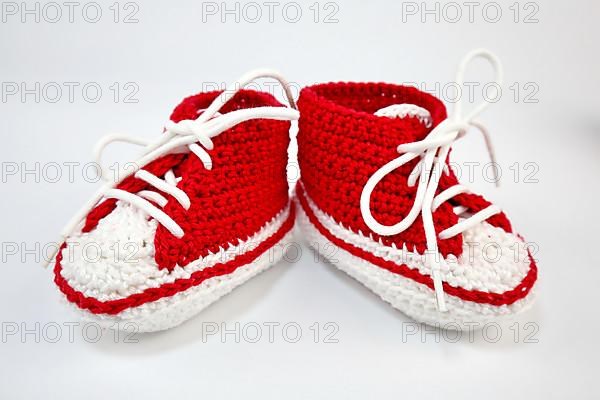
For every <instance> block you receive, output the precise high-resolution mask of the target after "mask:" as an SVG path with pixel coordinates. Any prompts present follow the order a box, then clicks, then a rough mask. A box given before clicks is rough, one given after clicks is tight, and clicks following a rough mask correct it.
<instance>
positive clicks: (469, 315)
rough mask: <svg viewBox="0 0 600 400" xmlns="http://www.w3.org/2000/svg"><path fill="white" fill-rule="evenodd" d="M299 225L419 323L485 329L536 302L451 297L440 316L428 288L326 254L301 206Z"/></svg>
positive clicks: (337, 262) (351, 258)
mask: <svg viewBox="0 0 600 400" xmlns="http://www.w3.org/2000/svg"><path fill="white" fill-rule="evenodd" d="M298 224H299V227H300V229H301V230H302V232H303V234H304V238H305V240H306V241H307V242H308V243H309V244H310V245H311V246H313V247H314V248H315V249H316V250H317V251H320V252H321V254H322V255H323V257H325V258H326V259H328V260H329V261H330V262H331V263H332V264H333V265H334V266H335V267H336V268H338V269H340V270H342V271H344V272H346V273H347V274H348V275H350V276H351V277H353V278H354V279H356V280H357V281H359V282H361V283H362V284H363V285H365V286H366V287H367V288H369V289H370V290H371V291H373V292H374V293H375V294H377V295H378V296H379V297H381V298H382V299H383V300H384V301H386V302H388V303H390V304H391V305H392V307H394V308H396V309H398V310H400V311H402V312H403V313H405V314H406V315H408V316H410V317H411V318H413V319H415V320H416V321H419V322H423V323H426V324H429V325H433V326H439V327H442V328H446V329H456V328H458V329H464V330H469V329H473V328H477V327H479V328H481V327H482V326H483V325H484V324H486V323H488V322H491V321H497V320H498V319H500V318H503V317H509V316H512V315H515V314H517V313H520V312H522V311H524V310H526V309H527V308H528V307H529V306H530V305H531V304H532V302H533V298H534V295H535V294H534V290H531V291H530V292H529V294H528V295H527V296H526V297H524V298H522V299H520V300H518V301H516V302H514V303H513V304H510V305H502V306H494V305H490V304H482V303H476V302H471V301H465V300H462V299H460V298H458V297H455V296H447V298H446V307H447V311H446V312H440V311H439V309H438V307H437V300H436V295H435V292H434V291H433V290H431V289H429V288H428V287H427V286H425V285H423V284H420V283H417V282H415V281H414V280H412V279H410V278H406V277H404V276H402V275H399V274H395V273H393V272H390V271H388V270H386V269H383V268H381V267H379V266H377V265H374V264H372V263H370V262H368V261H366V260H364V259H362V258H360V257H357V256H355V255H353V254H351V253H350V252H348V251H346V250H344V249H343V248H337V251H335V252H333V253H332V252H324V251H322V249H328V248H329V245H330V241H329V240H328V239H327V238H326V237H324V236H323V235H322V234H321V233H320V232H319V231H318V230H317V229H316V227H315V226H314V225H313V224H312V223H311V222H310V221H309V219H308V217H307V215H306V214H305V212H304V211H303V209H302V207H301V206H299V207H298ZM413 267H414V266H413ZM474 324H475V325H474Z"/></svg>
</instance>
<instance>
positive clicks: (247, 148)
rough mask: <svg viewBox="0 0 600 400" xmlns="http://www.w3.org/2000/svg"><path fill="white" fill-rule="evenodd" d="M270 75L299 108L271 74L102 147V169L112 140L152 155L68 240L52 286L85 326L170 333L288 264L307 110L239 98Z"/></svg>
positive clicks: (263, 96) (83, 217) (80, 220)
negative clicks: (146, 133)
mask: <svg viewBox="0 0 600 400" xmlns="http://www.w3.org/2000/svg"><path fill="white" fill-rule="evenodd" d="M263 76H270V77H273V78H276V79H278V80H279V81H280V83H281V84H282V85H283V86H284V87H285V89H286V92H287V94H288V98H289V100H290V103H291V105H292V107H295V105H294V103H293V99H292V97H291V92H290V90H289V86H288V84H287V83H286V82H285V81H284V80H283V79H282V78H281V77H280V76H279V75H277V74H275V73H269V72H262V71H261V72H257V73H254V74H249V75H248V76H246V77H245V78H242V79H241V80H240V81H238V82H236V83H235V84H234V85H232V87H230V88H229V89H228V90H226V91H224V92H210V93H201V94H198V95H195V96H192V97H188V98H186V99H185V100H184V101H183V102H182V103H181V104H180V105H179V106H177V108H175V110H174V111H173V114H172V115H171V121H169V123H167V125H166V127H165V132H164V133H163V134H162V135H161V137H160V138H159V139H158V140H156V141H154V142H147V141H145V140H142V139H137V138H131V137H128V136H121V135H112V136H108V137H107V138H106V139H104V140H102V141H101V142H100V143H99V144H98V146H97V148H96V155H97V158H98V160H99V158H100V155H101V152H102V150H103V149H104V147H105V146H106V145H107V144H109V143H111V142H113V141H126V142H131V143H135V144H139V145H143V146H144V147H143V155H142V157H141V158H140V159H138V160H137V161H136V162H135V163H134V164H133V165H134V166H132V165H128V167H129V168H125V169H124V170H123V171H122V173H121V174H120V175H119V178H120V179H119V180H118V182H116V183H115V182H112V181H107V182H106V183H105V184H104V186H103V187H102V188H101V189H100V190H99V191H98V193H97V194H96V195H95V196H94V197H93V198H92V199H91V200H90V201H89V202H88V204H87V205H86V206H85V207H84V208H83V209H82V210H81V211H80V212H79V213H78V214H77V215H75V217H74V218H73V219H72V221H71V223H70V224H69V225H68V226H67V227H66V228H65V230H64V232H63V240H64V244H63V245H62V247H61V248H60V251H59V253H58V255H57V257H56V266H55V269H54V274H55V279H54V280H55V282H56V284H57V285H58V287H59V289H60V290H61V292H62V293H63V294H64V295H65V297H66V299H67V300H68V301H69V302H70V303H71V304H72V305H74V306H75V307H76V308H77V309H78V310H80V311H81V312H82V313H83V314H84V316H85V317H87V318H88V319H92V320H93V321H96V322H99V323H102V324H104V325H106V326H109V327H116V328H121V329H123V326H124V323H127V322H128V323H132V324H134V325H133V328H134V329H137V330H139V331H142V332H143V331H157V330H162V329H167V328H170V327H173V326H175V325H178V324H180V323H181V322H183V321H185V320H186V319H188V318H190V317H191V316H193V315H194V314H196V313H197V312H199V311H200V310H201V309H203V308H204V307H206V306H207V305H209V304H211V303H212V302H214V301H215V300H217V299H218V298H220V297H221V296H223V295H224V294H227V293H228V292H230V291H231V290H232V289H233V288H235V287H236V286H238V285H240V284H242V283H244V282H245V281H246V280H248V279H250V278H251V277H253V276H254V275H256V274H258V273H259V272H261V271H264V270H265V269H267V268H268V267H269V266H271V265H273V264H274V263H276V262H277V261H278V260H279V258H281V255H282V246H284V245H285V244H286V243H288V242H289V241H290V239H291V235H292V233H291V231H292V227H293V225H294V209H293V207H291V206H290V201H289V198H288V185H287V178H286V167H287V149H288V144H289V128H290V122H289V121H290V120H295V119H297V118H298V112H297V111H296V110H295V109H290V108H287V107H283V106H282V105H281V104H280V103H279V102H278V101H277V100H276V99H275V98H274V97H273V96H271V95H269V94H267V93H262V92H256V91H252V90H240V87H242V86H244V85H245V84H247V83H248V82H250V81H252V80H253V79H255V78H258V77H263ZM108 175H109V173H108V172H107V171H106V170H104V171H103V178H105V179H106V178H107V177H108ZM126 328H127V329H132V327H131V326H129V327H126Z"/></svg>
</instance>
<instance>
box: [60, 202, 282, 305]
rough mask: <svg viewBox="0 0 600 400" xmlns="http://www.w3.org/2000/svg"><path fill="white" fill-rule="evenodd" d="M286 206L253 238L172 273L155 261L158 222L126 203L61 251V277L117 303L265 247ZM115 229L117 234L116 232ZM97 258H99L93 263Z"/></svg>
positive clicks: (68, 243)
mask: <svg viewBox="0 0 600 400" xmlns="http://www.w3.org/2000/svg"><path fill="white" fill-rule="evenodd" d="M289 214H290V208H289V206H287V207H286V208H285V209H283V210H282V211H281V212H279V213H278V214H277V215H276V216H275V217H273V219H272V220H271V221H269V222H268V223H267V224H265V225H264V227H263V228H261V229H260V230H258V231H257V232H256V233H254V234H253V235H252V236H250V237H248V238H246V239H245V240H238V241H237V243H235V244H231V243H230V245H229V246H228V247H227V248H225V249H223V248H221V249H220V251H219V252H217V253H215V254H212V253H211V254H208V255H207V256H206V257H203V258H200V259H198V260H196V261H193V262H191V263H189V264H187V265H186V266H184V267H182V266H179V265H176V266H175V268H173V269H172V270H171V271H169V270H167V269H164V268H163V269H159V268H158V265H157V264H156V261H155V250H154V235H155V233H156V228H157V225H158V223H157V221H156V220H154V219H152V218H148V216H147V215H146V213H145V212H144V211H143V210H140V209H139V208H137V207H135V206H133V205H132V204H130V203H124V202H121V201H119V202H117V206H116V208H115V210H113V211H112V212H111V213H110V214H109V215H107V216H106V217H104V218H102V219H101V220H100V221H99V223H98V226H97V227H96V228H95V229H93V230H92V231H90V232H86V233H79V234H76V235H72V236H71V237H70V238H69V240H68V241H67V246H66V247H65V248H64V249H63V251H62V255H63V259H62V261H61V271H60V273H61V275H62V276H63V277H64V278H65V279H66V280H67V282H68V283H69V286H71V287H72V288H73V289H75V290H77V291H79V292H81V293H83V294H85V295H86V296H87V297H93V298H95V299H97V300H100V301H109V300H118V299H122V298H125V297H128V296H130V295H132V294H136V293H141V292H143V291H144V290H146V289H148V288H157V287H160V286H162V285H164V284H166V283H172V282H174V281H175V280H176V279H182V278H183V279H185V278H189V277H190V275H191V274H192V273H194V272H196V271H200V270H202V269H204V268H207V267H211V266H213V265H215V264H217V263H224V262H228V261H231V260H233V259H234V258H235V257H237V256H240V255H242V254H244V253H246V252H248V251H250V250H252V249H254V248H256V247H257V246H258V245H259V244H260V243H262V242H264V241H265V240H266V239H268V238H269V237H270V236H272V235H273V234H274V233H275V232H277V231H278V230H279V228H281V226H282V225H283V224H284V223H285V221H286V220H287V219H288V217H289ZM115 227H118V229H115ZM96 253H100V255H101V257H96Z"/></svg>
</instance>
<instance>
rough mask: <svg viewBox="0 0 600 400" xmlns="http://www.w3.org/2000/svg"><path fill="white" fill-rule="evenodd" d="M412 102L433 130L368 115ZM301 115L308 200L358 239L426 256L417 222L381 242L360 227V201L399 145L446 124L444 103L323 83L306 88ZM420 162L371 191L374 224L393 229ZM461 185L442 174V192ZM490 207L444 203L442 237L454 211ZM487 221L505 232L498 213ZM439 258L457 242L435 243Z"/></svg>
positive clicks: (458, 246) (371, 86)
mask: <svg viewBox="0 0 600 400" xmlns="http://www.w3.org/2000/svg"><path fill="white" fill-rule="evenodd" d="M401 103H409V104H415V105H417V106H420V107H423V108H425V109H427V110H428V111H429V112H430V114H431V117H432V121H433V126H432V127H431V128H426V127H425V125H424V124H423V123H421V122H420V121H419V120H418V119H417V118H410V117H407V118H383V117H378V116H375V115H373V113H374V112H375V111H377V110H378V109H380V108H383V107H386V106H389V105H392V104H401ZM298 106H299V109H300V120H299V133H298V161H299V163H300V170H301V171H302V177H301V182H302V184H303V186H304V188H305V189H306V192H307V194H308V195H309V197H310V198H311V199H312V200H313V201H314V202H315V203H316V205H317V206H318V207H319V208H320V209H321V210H323V211H324V212H325V213H327V214H328V215H330V216H331V217H333V218H334V219H335V220H336V221H337V222H339V223H341V224H342V225H344V226H346V227H349V228H350V229H352V230H353V231H355V232H358V231H360V232H362V233H363V234H365V235H367V236H368V235H371V236H372V237H373V238H374V239H375V240H380V239H381V241H382V242H383V243H384V244H385V245H387V246H391V245H392V244H395V245H396V246H397V247H399V248H402V246H403V245H404V244H406V246H407V248H408V249H409V250H413V246H414V247H415V248H416V250H417V251H418V252H419V253H424V252H425V251H426V249H427V243H426V239H425V232H424V229H423V223H422V220H421V219H420V218H418V219H417V220H416V221H415V222H414V223H413V224H412V225H411V226H410V227H409V228H408V229H406V230H405V231H404V232H401V233H399V234H397V235H393V236H380V235H378V234H377V233H375V232H373V231H372V230H371V229H370V228H369V227H368V226H367V225H366V223H365V222H364V220H363V218H362V214H361V212H360V196H361V192H362V189H363V187H364V186H365V184H366V183H367V180H368V179H369V177H371V176H372V175H373V173H375V171H377V170H378V169H379V168H381V166H383V165H384V164H386V163H387V162H389V161H391V160H392V159H394V158H397V157H398V152H397V151H396V148H397V146H398V145H400V144H402V143H408V142H413V141H418V140H421V139H423V138H424V137H425V136H426V135H427V134H428V133H429V132H430V131H431V129H432V128H433V127H435V126H436V125H437V124H439V123H440V122H441V121H443V120H444V119H445V118H446V110H445V107H444V105H443V104H442V102H441V101H439V100H438V99H437V98H435V97H434V96H431V95H429V94H427V93H424V92H421V91H419V90H418V89H416V88H413V87H407V86H399V85H391V84H385V83H326V84H320V85H314V86H310V87H307V88H304V89H303V90H302V91H301V92H300V99H299V100H298ZM418 162H419V159H418V158H417V159H415V160H413V161H412V162H409V163H407V164H405V165H403V166H402V167H400V168H398V169H397V170H395V171H394V172H392V173H390V174H388V175H386V176H385V177H384V178H383V179H382V180H381V182H380V183H379V184H378V185H377V186H376V187H375V189H374V190H373V194H372V196H371V203H370V205H371V210H372V213H373V216H374V217H375V219H376V220H377V221H379V222H380V223H382V224H384V225H393V224H395V223H397V222H398V221H400V220H401V219H402V218H403V217H404V216H406V215H407V214H408V213H409V211H410V209H411V208H412V206H413V203H414V200H415V194H416V191H417V185H415V186H414V187H409V186H408V185H407V179H408V176H409V174H410V172H411V171H412V170H413V168H414V167H415V165H416V163H418ZM457 183H458V180H457V178H456V176H455V175H454V173H450V174H449V175H446V174H444V175H443V176H442V177H441V180H440V185H439V187H440V189H439V190H440V191H441V190H442V189H444V188H447V187H450V186H452V185H455V184H457ZM489 204H490V203H489V202H487V201H486V200H485V199H484V198H483V197H481V196H477V195H470V194H464V195H460V196H456V197H455V198H453V199H451V200H450V201H447V202H444V203H443V204H442V205H441V206H440V207H439V208H438V209H437V210H436V211H435V212H434V213H433V219H434V225H435V229H436V231H437V232H438V233H439V232H441V231H442V230H444V229H446V228H449V227H450V226H452V225H454V224H456V223H457V222H458V217H457V216H456V214H455V213H454V211H453V206H456V205H463V206H466V207H468V208H470V209H471V210H473V211H475V212H476V211H479V210H481V209H483V208H485V207H487V206H488V205H489ZM488 222H489V223H491V224H492V225H496V226H499V227H502V228H503V229H505V230H507V231H509V232H510V229H511V228H510V223H509V222H508V220H507V219H506V217H505V216H504V215H503V214H498V215H496V216H494V217H492V218H490V219H488ZM438 246H439V250H440V252H441V253H442V254H443V255H444V256H447V255H449V254H454V255H456V256H459V255H460V254H461V253H462V235H457V236H454V237H452V238H450V239H446V240H440V241H439V243H438Z"/></svg>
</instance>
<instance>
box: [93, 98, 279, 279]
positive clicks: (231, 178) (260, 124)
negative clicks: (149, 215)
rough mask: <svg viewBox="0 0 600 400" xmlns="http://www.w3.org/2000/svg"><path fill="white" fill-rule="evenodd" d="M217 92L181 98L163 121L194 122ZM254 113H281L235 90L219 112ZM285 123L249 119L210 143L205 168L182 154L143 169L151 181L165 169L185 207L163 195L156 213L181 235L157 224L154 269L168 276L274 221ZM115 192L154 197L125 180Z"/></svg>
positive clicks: (106, 206) (109, 204) (98, 211)
mask: <svg viewBox="0 0 600 400" xmlns="http://www.w3.org/2000/svg"><path fill="white" fill-rule="evenodd" d="M219 93H220V92H208V93H201V94H198V95H195V96H191V97H188V98H186V99H184V100H183V101H182V102H181V104H179V105H178V106H177V107H176V108H175V110H174V111H173V113H172V115H171V120H172V121H174V122H179V121H181V120H184V119H196V118H197V117H198V115H199V114H198V110H201V109H204V108H207V107H208V106H209V105H210V103H211V102H212V101H213V100H214V99H215V98H216V97H217V96H218V95H219ZM259 106H275V107H276V106H282V105H281V104H280V103H279V102H278V101H277V100H276V99H275V98H274V97H273V96H271V95H269V94H267V93H262V92H256V91H253V90H240V91H239V92H237V93H236V94H235V96H234V97H233V98H232V99H231V100H230V101H229V102H228V103H226V104H225V105H224V106H223V107H222V109H221V110H220V112H222V113H226V112H229V111H233V110H237V109H242V108H251V107H259ZM289 128H290V123H289V122H288V121H276V120H267V119H256V120H250V121H246V122H243V123H240V124H238V125H236V126H235V127H233V128H231V129H229V130H227V131H226V132H223V133H221V134H220V135H218V136H217V137H215V138H213V143H214V149H213V150H212V151H210V156H211V159H212V169H211V170H210V171H208V170H206V169H205V168H204V166H203V165H202V162H201V161H200V160H199V159H198V158H197V157H196V156H194V155H190V154H169V155H166V156H164V157H162V158H160V159H158V160H156V161H154V162H152V163H150V164H148V165H147V166H145V167H144V169H145V170H147V171H149V172H151V173H152V174H154V175H156V176H162V175H164V174H165V172H167V171H168V170H169V169H171V168H173V169H174V172H175V174H176V175H177V176H181V177H183V180H182V181H181V183H180V184H179V185H178V187H179V188H180V189H182V190H184V191H185V192H186V193H187V195H188V196H189V198H190V200H191V207H190V208H189V209H188V210H185V209H183V208H182V207H181V205H180V204H179V203H178V202H177V201H176V200H175V199H174V198H173V197H171V196H170V195H168V194H166V193H161V194H162V195H163V196H165V197H166V198H167V199H168V200H169V201H168V203H167V205H166V206H165V207H164V208H163V210H164V211H165V212H166V213H167V214H168V215H169V216H171V217H172V218H173V219H174V220H175V222H177V224H178V225H179V226H180V227H181V228H182V229H183V231H184V232H185V235H184V236H183V237H182V238H181V239H177V238H176V237H174V236H173V235H172V234H171V233H170V232H169V231H168V230H167V229H166V228H164V227H163V226H162V225H159V226H158V228H157V231H156V235H155V238H154V246H155V250H156V254H155V259H156V262H157V264H158V266H159V268H167V269H169V270H172V269H173V268H174V267H175V266H176V265H180V266H185V265H187V264H188V263H190V262H192V261H194V260H196V259H198V258H200V257H203V256H206V255H207V254H208V253H209V252H213V253H215V252H217V251H218V250H219V248H220V247H223V248H226V247H229V246H230V243H237V241H238V239H241V240H245V239H247V238H248V237H250V236H251V235H252V234H254V233H255V232H257V231H258V230H259V229H260V228H261V227H262V226H264V225H265V223H266V222H267V221H269V220H271V219H272V218H273V217H274V216H275V215H277V214H278V213H279V212H280V211H281V210H282V209H283V208H284V207H285V206H286V205H287V204H288V202H289V197H288V185H287V177H286V167H287V149H288V146H289V140H290V139H289ZM118 188H119V189H123V190H127V191H129V192H132V193H135V192H138V191H140V190H143V189H151V190H156V189H154V188H151V187H149V186H148V185H147V184H146V183H145V182H144V181H141V180H139V179H136V178H135V177H133V176H132V177H129V178H127V179H125V180H124V181H123V182H122V183H121V184H120V185H119V186H118ZM115 205H116V201H115V200H114V199H108V200H106V201H104V202H103V203H101V204H99V205H98V206H97V207H96V208H95V209H94V210H92V211H91V212H90V213H89V214H88V216H87V218H86V222H85V225H84V232H89V231H90V230H92V229H94V228H95V227H96V225H97V224H98V221H99V220H100V219H102V218H104V217H105V216H107V215H108V214H110V212H112V211H113V210H114V208H115Z"/></svg>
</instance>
